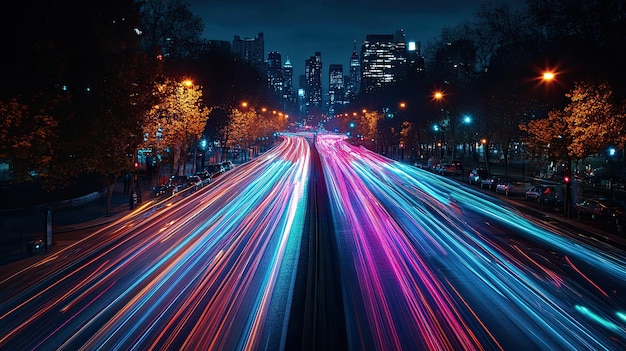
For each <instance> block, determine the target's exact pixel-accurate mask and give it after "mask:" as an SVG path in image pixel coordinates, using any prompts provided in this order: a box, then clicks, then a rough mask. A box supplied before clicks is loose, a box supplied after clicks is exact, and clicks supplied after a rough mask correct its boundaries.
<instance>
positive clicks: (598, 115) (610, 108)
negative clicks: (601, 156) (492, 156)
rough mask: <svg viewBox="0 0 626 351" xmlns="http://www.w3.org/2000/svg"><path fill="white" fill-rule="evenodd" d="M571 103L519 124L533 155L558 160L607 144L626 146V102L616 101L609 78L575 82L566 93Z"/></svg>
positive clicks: (600, 149)
mask: <svg viewBox="0 0 626 351" xmlns="http://www.w3.org/2000/svg"><path fill="white" fill-rule="evenodd" d="M566 96H567V97H568V98H569V99H570V103H569V104H568V105H567V106H566V107H565V108H564V109H563V110H554V111H551V112H550V113H548V117H547V118H544V119H537V120H532V121H529V122H528V123H524V124H520V125H519V128H520V130H522V131H524V132H526V137H525V139H524V141H525V143H526V146H527V148H528V151H529V153H530V154H531V156H534V157H536V158H537V159H547V160H550V161H558V160H561V159H564V158H569V157H571V158H573V159H577V160H578V159H583V158H585V157H587V156H590V155H593V154H595V153H601V152H603V150H604V149H605V148H606V147H607V145H613V146H616V147H618V148H624V145H625V144H626V134H624V130H625V128H626V117H625V115H624V108H623V106H624V103H622V104H619V105H616V104H615V103H614V101H613V93H612V90H611V88H610V86H609V85H608V84H607V83H606V82H600V83H595V84H594V83H589V82H580V83H576V85H575V87H574V88H573V89H572V90H571V91H570V92H568V93H567V94H566Z"/></svg>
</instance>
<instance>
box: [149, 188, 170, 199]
mask: <svg viewBox="0 0 626 351" xmlns="http://www.w3.org/2000/svg"><path fill="white" fill-rule="evenodd" d="M171 190H172V188H171V187H169V186H168V185H157V186H155V187H154V188H152V195H153V196H154V197H159V196H161V195H167V194H168V193H170V192H171Z"/></svg>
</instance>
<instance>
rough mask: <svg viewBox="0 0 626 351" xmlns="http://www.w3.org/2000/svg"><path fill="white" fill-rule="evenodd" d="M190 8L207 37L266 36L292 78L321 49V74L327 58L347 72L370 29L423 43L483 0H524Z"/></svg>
mask: <svg viewBox="0 0 626 351" xmlns="http://www.w3.org/2000/svg"><path fill="white" fill-rule="evenodd" d="M188 1H189V4H190V6H189V8H190V10H191V12H193V13H194V14H196V15H198V16H200V17H201V18H202V21H203V22H204V26H205V27H204V37H205V38H206V39H216V40H226V41H229V42H231V43H232V41H233V38H234V36H235V35H239V36H241V37H242V38H245V37H249V38H254V37H255V36H257V35H258V33H263V34H264V37H265V56H266V57H267V53H268V52H270V51H278V52H280V53H281V55H282V59H283V62H284V61H285V59H286V57H289V58H290V60H291V63H292V65H293V67H294V78H296V79H297V75H299V74H303V73H304V60H305V59H307V58H309V57H311V56H313V55H314V54H315V52H316V51H319V52H321V54H322V64H323V68H322V69H323V70H322V79H323V80H324V81H325V80H327V78H328V67H329V65H330V64H342V65H343V66H344V72H347V69H348V64H349V61H350V56H351V55H352V49H353V47H354V43H355V41H356V47H357V52H359V51H360V47H361V44H362V43H363V41H364V40H365V36H366V35H368V34H393V33H394V32H396V31H397V30H399V29H403V30H404V32H405V34H406V39H407V41H416V42H420V43H421V45H422V48H423V47H424V46H425V45H426V44H427V43H428V42H430V41H432V40H433V39H434V38H435V37H437V36H438V35H439V34H441V30H442V29H443V28H445V27H452V26H455V25H457V24H460V23H462V22H463V21H464V20H465V19H474V18H475V16H474V14H475V12H476V10H478V9H479V7H480V5H482V4H489V3H492V4H495V3H501V2H506V3H509V4H511V5H512V6H514V7H515V8H521V7H522V6H524V4H525V2H524V1H523V0H501V1H498V0H495V1H489V0H430V1H424V0H312V1H298V0H295V1H294V0H290V1H285V0H229V1H206V0H204V1H203V0H188Z"/></svg>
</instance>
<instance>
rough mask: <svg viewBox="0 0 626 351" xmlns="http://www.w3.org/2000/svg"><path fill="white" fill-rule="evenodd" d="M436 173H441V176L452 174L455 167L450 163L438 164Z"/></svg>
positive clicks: (454, 171)
mask: <svg viewBox="0 0 626 351" xmlns="http://www.w3.org/2000/svg"><path fill="white" fill-rule="evenodd" d="M437 174H439V175H443V176H446V175H453V174H456V168H455V167H454V165H453V164H451V163H444V164H442V165H440V167H439V168H437Z"/></svg>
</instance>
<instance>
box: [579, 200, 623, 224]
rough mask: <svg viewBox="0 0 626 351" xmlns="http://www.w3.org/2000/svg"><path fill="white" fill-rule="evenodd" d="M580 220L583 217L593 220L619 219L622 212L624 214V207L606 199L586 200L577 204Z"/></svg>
mask: <svg viewBox="0 0 626 351" xmlns="http://www.w3.org/2000/svg"><path fill="white" fill-rule="evenodd" d="M575 207H576V212H577V213H578V218H579V219H580V218H581V217H583V216H588V217H591V219H594V220H595V219H610V218H611V217H612V216H617V217H619V214H620V212H621V213H623V212H624V208H623V206H622V205H621V204H620V203H618V202H614V201H610V200H607V199H605V198H596V199H586V200H583V201H581V202H577V203H576V204H575Z"/></svg>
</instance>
